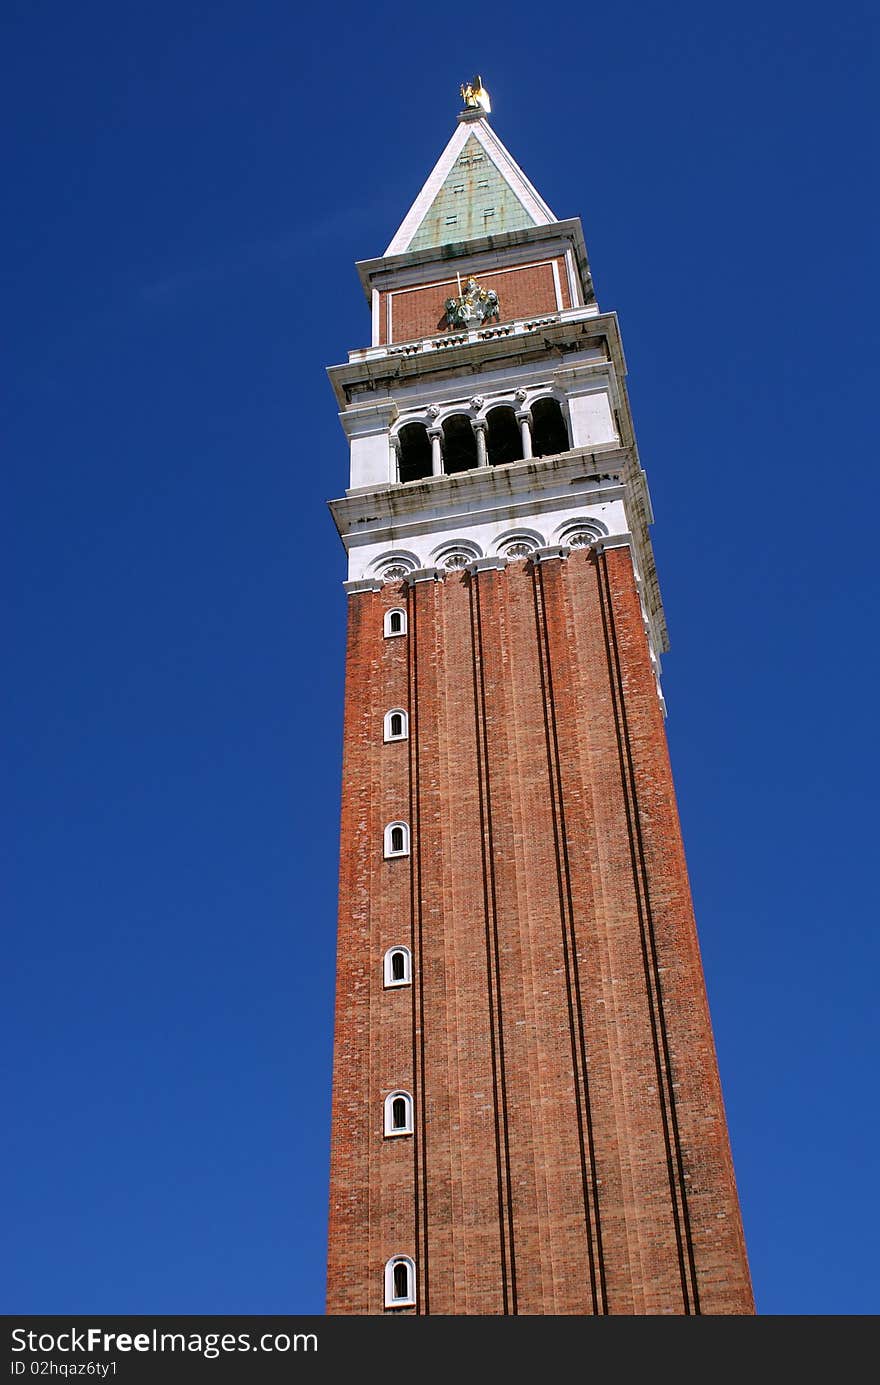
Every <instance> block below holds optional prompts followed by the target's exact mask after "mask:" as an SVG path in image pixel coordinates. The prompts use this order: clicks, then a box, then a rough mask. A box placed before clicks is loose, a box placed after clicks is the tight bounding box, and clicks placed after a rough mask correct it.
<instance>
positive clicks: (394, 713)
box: [383, 707, 409, 742]
mask: <svg viewBox="0 0 880 1385" xmlns="http://www.w3.org/2000/svg"><path fill="white" fill-rule="evenodd" d="M392 717H400V718H401V720H402V723H403V730H402V731H401V733H400V735H399V736H395V735H394V733H393V731H392V730H391V718H392ZM383 734H384V737H385V741H386V742H388V741H406V740H409V716H408V715H407V713H406V712H405V711H404V709H403V708H402V707H392V708H391V711H390V712H386V713H385V729H384V732H383Z"/></svg>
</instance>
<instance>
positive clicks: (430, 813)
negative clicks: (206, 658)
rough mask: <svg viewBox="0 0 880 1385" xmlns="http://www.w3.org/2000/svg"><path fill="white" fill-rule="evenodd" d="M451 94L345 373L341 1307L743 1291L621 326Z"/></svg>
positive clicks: (512, 169) (530, 194) (468, 102)
mask: <svg viewBox="0 0 880 1385" xmlns="http://www.w3.org/2000/svg"><path fill="white" fill-rule="evenodd" d="M462 96H463V99H464V101H465V106H464V109H463V110H462V112H461V114H460V115H459V117H458V122H457V125H456V128H455V131H454V133H453V135H452V138H451V139H450V141H449V143H448V144H447V146H446V148H445V149H444V151H443V153H442V154H441V156H440V158H439V160H438V162H437V164H436V166H435V167H434V169H433V171H432V172H431V174H430V176H429V178H428V180H427V182H426V183H425V185H424V187H423V188H422V191H421V192H420V193H419V195H418V197H417V198H416V201H415V202H414V203H413V206H412V207H411V208H410V210H409V212H408V213H407V215H406V217H405V218H404V221H403V223H402V224H401V226H400V229H399V230H398V231H397V233H396V234H395V236H394V238H393V239H392V241H391V244H390V245H389V246H388V249H387V250H386V252H385V254H384V255H383V256H381V257H380V258H378V259H373V260H366V261H364V262H362V263H361V264H359V266H358V269H359V272H360V278H361V283H362V285H363V289H364V293H365V295H366V298H367V303H368V304H369V306H370V310H371V315H372V334H371V340H370V345H369V346H365V347H362V348H360V349H358V350H355V351H352V352H350V354H349V357H348V361H347V362H346V363H345V364H343V365H338V366H334V367H332V368H331V369H330V372H329V374H330V379H331V381H332V384H333V388H334V390H335V393H336V398H337V401H338V404H339V409H340V419H341V422H342V427H343V429H344V431H345V434H346V436H347V438H348V440H349V444H350V449H351V473H350V487H349V489H348V490H347V491H346V493H345V495H344V496H343V497H342V498H340V499H338V500H334V501H332V502H331V507H330V508H331V511H332V514H333V518H334V520H335V522H336V526H337V528H338V530H339V533H340V536H341V538H342V541H343V544H344V546H345V549H346V552H347V555H348V581H347V582H346V583H345V586H346V590H347V592H348V645H347V656H346V688H345V726H344V758H343V786H342V840H341V864H340V886H339V935H338V968H337V997H336V1031H335V1058H334V1076H333V1116H332V1157H331V1190H330V1245H329V1274H328V1298H327V1307H328V1312H330V1313H344V1314H360V1313H391V1314H395V1313H397V1314H399V1313H404V1314H406V1313H410V1314H429V1313H431V1314H438V1313H439V1314H508V1313H511V1314H512V1313H525V1314H556V1315H559V1314H591V1313H597V1314H603V1313H615V1314H661V1313H667V1314H669V1313H671V1314H696V1313H711V1314H717V1313H725V1314H732V1313H751V1312H753V1311H754V1308H753V1302H752V1294H751V1287H750V1281H749V1271H748V1265H747V1261H746V1253H745V1245H744V1240H743V1232H742V1225H741V1219H740V1212H739V1205H738V1201H737V1193H736V1185H735V1181H734V1173H733V1166H732V1161H731V1155H730V1148H729V1142H728V1135H727V1127H726V1122H725V1116H724V1108H723V1104H722V1097H721V1089H720V1085H719V1079H718V1071H717V1066H716V1059H715V1050H714V1044H713V1039H712V1031H711V1026H710V1020H709V1012H708V1007H707V1002H706V993H705V987H704V982H703V974H702V967H701V962H700V956H699V950H698V943H697V934H696V927H695V923H694V917H693V909H692V904H691V897H690V889H689V885H688V878H687V872H686V867H685V859H684V852H683V847H682V841H681V834H680V829H679V822H678V816H677V811H676V805H675V795H674V790H673V783H672V776H671V771H670V766H669V758H668V753H667V747H666V737H665V731H664V705H663V698H662V694H661V689H660V657H661V655H662V654H663V653H664V652H665V650H666V647H667V644H666V625H665V620H664V615H663V607H662V604H661V600H660V593H659V588H658V585H657V577H656V573H655V568H654V558H653V553H652V549H651V540H650V536H649V526H650V524H651V522H652V514H651V502H650V497H649V494H648V488H647V483H646V478H645V473H644V471H643V470H642V467H641V463H640V460H639V455H638V450H637V447H636V441H635V436H634V432H633V425H632V419H631V416H630V409H629V403H628V400H627V393H626V385H625V374H626V370H625V363H624V357H623V348H622V345H621V339H620V332H619V328H618V324H617V319H616V317H615V316H614V314H613V313H610V312H605V311H602V310H600V308H599V305H598V303H597V302H596V298H595V294H594V291H593V284H592V279H591V276H590V269H589V264H588V260H587V252H586V247H585V244H584V236H583V231H582V228H581V223H580V221H579V220H578V219H577V218H573V219H568V220H562V221H560V220H559V219H557V217H556V216H554V214H553V212H551V210H550V208H549V207H548V206H547V204H546V203H545V202H544V200H543V199H542V197H541V196H540V194H539V193H538V192H537V191H536V189H535V188H534V187H533V186H532V184H531V183H530V181H529V180H528V178H527V177H526V175H525V174H524V173H523V171H522V169H520V168H519V167H518V165H517V164H516V162H515V161H514V159H513V158H512V157H511V155H510V154H509V153H508V151H507V150H506V149H505V147H504V145H503V144H502V143H501V141H500V139H499V138H498V136H497V135H496V134H495V132H494V130H493V128H492V126H491V125H490V123H489V118H488V109H489V102H488V97H487V94H486V92H485V90H484V88H483V87H482V83H481V81H480V79H479V78H477V79H475V81H474V82H473V83H471V84H470V85H468V86H467V87H464V88H462Z"/></svg>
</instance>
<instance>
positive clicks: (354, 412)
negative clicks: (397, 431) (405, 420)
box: [339, 399, 400, 441]
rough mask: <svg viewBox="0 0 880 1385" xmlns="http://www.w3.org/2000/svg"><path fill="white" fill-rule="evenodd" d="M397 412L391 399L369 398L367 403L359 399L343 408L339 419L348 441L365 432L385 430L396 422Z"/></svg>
mask: <svg viewBox="0 0 880 1385" xmlns="http://www.w3.org/2000/svg"><path fill="white" fill-rule="evenodd" d="M399 412H400V411H399V409H398V407H397V404H396V403H395V402H394V400H393V399H380V400H371V401H370V402H369V403H367V404H362V403H361V402H360V401H359V402H358V403H357V404H349V405H348V407H347V408H345V409H343V411H342V413H341V414H340V415H339V421H340V423H341V424H342V427H343V428H344V430H345V435H346V437H347V438H348V439H349V441H350V440H351V439H352V438H356V437H361V436H363V434H365V433H381V432H387V431H388V430H389V429H390V428H392V427H393V426H394V424H395V423H396V422H397V419H398V415H399Z"/></svg>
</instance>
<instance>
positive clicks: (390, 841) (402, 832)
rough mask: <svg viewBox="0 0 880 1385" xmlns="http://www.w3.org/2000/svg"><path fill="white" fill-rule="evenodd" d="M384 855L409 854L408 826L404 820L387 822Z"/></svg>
mask: <svg viewBox="0 0 880 1385" xmlns="http://www.w3.org/2000/svg"><path fill="white" fill-rule="evenodd" d="M385 855H386V857H389V856H408V855H409V828H408V827H407V825H406V823H405V822H389V824H388V826H387V827H386V828H385Z"/></svg>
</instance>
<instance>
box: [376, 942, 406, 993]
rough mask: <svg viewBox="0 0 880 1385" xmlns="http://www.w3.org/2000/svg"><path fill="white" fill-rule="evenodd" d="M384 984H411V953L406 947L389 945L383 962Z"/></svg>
mask: <svg viewBox="0 0 880 1385" xmlns="http://www.w3.org/2000/svg"><path fill="white" fill-rule="evenodd" d="M382 971H383V975H384V977H385V986H386V988H388V987H389V986H409V985H411V984H412V955H411V953H410V950H409V948H408V947H389V949H388V951H387V952H386V953H385V960H384V963H383V968H382Z"/></svg>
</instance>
